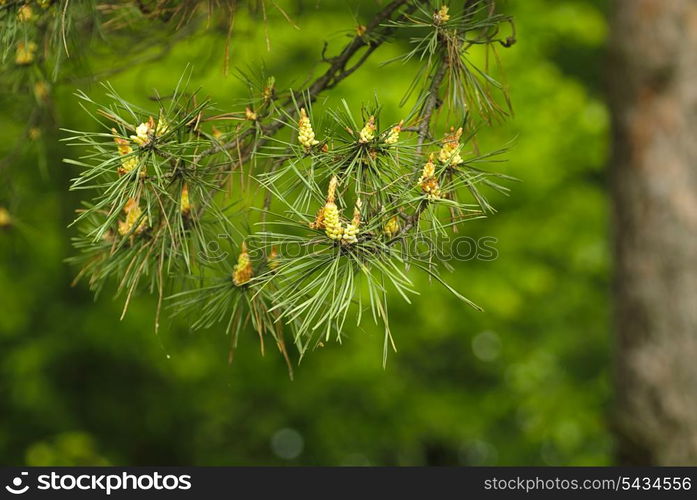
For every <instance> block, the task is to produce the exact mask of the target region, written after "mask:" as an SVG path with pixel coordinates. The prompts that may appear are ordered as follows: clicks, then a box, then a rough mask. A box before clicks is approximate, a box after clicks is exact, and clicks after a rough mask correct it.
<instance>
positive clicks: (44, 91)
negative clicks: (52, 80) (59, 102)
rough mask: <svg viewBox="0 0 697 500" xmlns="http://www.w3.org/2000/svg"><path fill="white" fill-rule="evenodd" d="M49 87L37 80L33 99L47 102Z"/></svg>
mask: <svg viewBox="0 0 697 500" xmlns="http://www.w3.org/2000/svg"><path fill="white" fill-rule="evenodd" d="M48 93H49V87H48V84H47V83H46V82H44V81H43V80H39V81H38V82H36V83H35V84H34V97H36V100H37V101H39V102H44V101H46V100H48Z"/></svg>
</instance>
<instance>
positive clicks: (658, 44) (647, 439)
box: [610, 0, 697, 465]
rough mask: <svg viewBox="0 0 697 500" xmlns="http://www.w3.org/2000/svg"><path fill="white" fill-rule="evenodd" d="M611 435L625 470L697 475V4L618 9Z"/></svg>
mask: <svg viewBox="0 0 697 500" xmlns="http://www.w3.org/2000/svg"><path fill="white" fill-rule="evenodd" d="M611 32H612V40H611V44H610V50H611V60H610V62H611V65H610V88H611V93H610V99H611V106H612V108H613V109H612V111H613V121H614V146H615V149H614V160H613V181H612V182H613V197H614V210H615V251H616V262H615V264H616V267H615V268H616V277H615V299H616V322H617V324H616V329H617V332H618V341H617V346H616V366H617V368H616V391H617V406H616V416H617V419H616V421H615V424H616V432H617V438H618V460H619V461H620V462H621V463H624V464H637V465H638V464H663V465H677V464H692V465H694V464H697V1H695V0H615V2H614V12H613V19H612V26H611Z"/></svg>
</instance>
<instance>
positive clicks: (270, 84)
mask: <svg viewBox="0 0 697 500" xmlns="http://www.w3.org/2000/svg"><path fill="white" fill-rule="evenodd" d="M275 86H276V79H275V78H274V77H273V76H270V77H269V78H268V79H267V80H266V86H265V87H264V90H262V92H261V98H262V99H263V100H264V102H268V101H270V100H271V99H273V96H274V92H275Z"/></svg>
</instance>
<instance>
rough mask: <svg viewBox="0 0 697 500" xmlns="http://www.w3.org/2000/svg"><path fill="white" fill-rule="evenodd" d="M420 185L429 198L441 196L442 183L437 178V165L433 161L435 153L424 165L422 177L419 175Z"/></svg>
mask: <svg viewBox="0 0 697 500" xmlns="http://www.w3.org/2000/svg"><path fill="white" fill-rule="evenodd" d="M419 186H420V187H421V190H422V191H423V192H424V194H425V195H426V197H427V198H428V199H429V200H437V199H438V198H440V185H439V184H438V179H437V178H436V166H435V164H434V163H433V153H431V155H430V156H429V157H428V162H427V163H426V164H425V165H424V168H423V171H422V172H421V177H419Z"/></svg>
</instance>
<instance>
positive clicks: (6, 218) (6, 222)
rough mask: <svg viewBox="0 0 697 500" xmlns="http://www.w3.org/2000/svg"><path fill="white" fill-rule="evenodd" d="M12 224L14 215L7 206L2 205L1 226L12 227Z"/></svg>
mask: <svg viewBox="0 0 697 500" xmlns="http://www.w3.org/2000/svg"><path fill="white" fill-rule="evenodd" d="M11 225H12V216H11V215H10V212H8V211H7V209H6V208H5V207H0V228H6V227H10V226H11Z"/></svg>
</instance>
